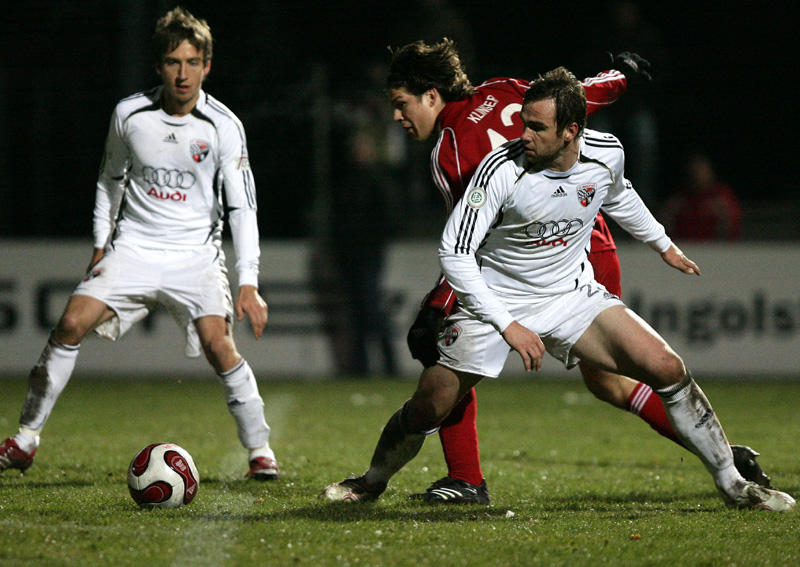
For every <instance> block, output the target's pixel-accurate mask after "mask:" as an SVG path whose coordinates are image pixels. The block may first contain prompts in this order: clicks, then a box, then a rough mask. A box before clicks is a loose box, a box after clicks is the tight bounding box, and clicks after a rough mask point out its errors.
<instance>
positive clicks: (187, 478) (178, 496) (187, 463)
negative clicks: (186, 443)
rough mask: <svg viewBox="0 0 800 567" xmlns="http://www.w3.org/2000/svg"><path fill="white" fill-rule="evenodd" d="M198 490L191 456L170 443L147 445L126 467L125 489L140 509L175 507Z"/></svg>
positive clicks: (192, 496)
mask: <svg viewBox="0 0 800 567" xmlns="http://www.w3.org/2000/svg"><path fill="white" fill-rule="evenodd" d="M199 487H200V475H199V474H197V467H196V466H195V465H194V460H192V456H191V455H190V454H189V453H188V452H187V451H186V450H185V449H182V448H180V447H178V446H177V445H173V444H171V443H153V444H152V445H148V446H147V447H145V448H144V449H142V450H141V451H139V452H138V453H137V454H136V456H135V457H134V458H133V460H132V461H131V464H130V466H129V467H128V489H129V490H130V492H131V497H132V498H133V500H134V501H135V502H136V503H137V504H138V505H139V506H141V507H142V508H179V507H181V506H183V505H185V504H188V503H189V502H191V501H192V500H193V499H194V497H195V496H196V495H197V489H198V488H199Z"/></svg>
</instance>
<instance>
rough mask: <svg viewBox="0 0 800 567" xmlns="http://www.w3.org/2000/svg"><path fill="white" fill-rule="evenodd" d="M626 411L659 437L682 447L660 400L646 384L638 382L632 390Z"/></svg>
mask: <svg viewBox="0 0 800 567" xmlns="http://www.w3.org/2000/svg"><path fill="white" fill-rule="evenodd" d="M628 411H629V412H631V413H635V414H636V415H638V416H639V417H641V418H642V419H643V420H644V421H645V422H646V423H647V425H649V426H650V427H652V428H653V429H655V430H656V432H657V433H659V434H660V435H663V436H664V437H666V438H667V439H671V440H673V441H675V443H677V444H678V445H680V446H681V447H683V443H681V442H680V440H679V439H678V436H677V435H676V434H675V430H674V429H672V424H671V423H670V422H669V418H668V417H667V412H666V410H665V409H664V404H663V403H662V401H661V398H659V397H658V395H657V394H655V393H654V392H653V390H652V388H650V386H648V385H647V384H644V383H642V382H639V384H637V385H636V387H635V388H634V389H633V393H632V394H631V397H630V398H628Z"/></svg>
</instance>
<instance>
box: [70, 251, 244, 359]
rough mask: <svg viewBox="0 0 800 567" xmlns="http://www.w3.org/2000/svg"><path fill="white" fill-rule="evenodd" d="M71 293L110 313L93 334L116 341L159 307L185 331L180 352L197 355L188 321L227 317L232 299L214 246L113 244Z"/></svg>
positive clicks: (230, 317)
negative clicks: (178, 247) (185, 247)
mask: <svg viewBox="0 0 800 567" xmlns="http://www.w3.org/2000/svg"><path fill="white" fill-rule="evenodd" d="M74 295H87V296H89V297H94V298H95V299H99V300H100V301H102V302H103V303H105V304H106V305H108V306H109V307H110V308H111V309H112V310H113V311H114V313H115V316H114V317H113V318H112V319H110V320H109V321H106V322H105V323H103V324H102V325H100V326H99V327H97V328H96V329H95V333H97V334H98V335H100V336H101V337H103V338H106V339H110V340H112V341H115V340H117V339H118V338H120V337H121V336H122V335H124V334H125V333H126V332H128V330H129V329H130V328H131V327H132V326H133V325H134V323H137V322H138V321H140V320H142V319H143V318H144V317H146V316H147V314H148V313H150V311H151V310H152V309H153V308H154V307H155V306H156V304H159V303H160V304H161V305H163V306H164V307H165V308H166V309H167V311H168V312H169V313H170V315H172V317H173V319H175V321H176V322H177V323H178V325H179V326H180V328H181V329H185V331H186V356H189V357H197V356H200V354H201V350H200V341H199V339H198V336H197V330H196V329H195V326H194V321H195V320H196V319H199V318H200V317H206V316H211V315H215V316H219V317H224V318H226V319H227V320H228V321H229V322H232V321H233V301H232V299H231V290H230V284H229V283H228V276H227V269H226V268H225V256H224V254H223V252H222V251H221V250H218V249H217V248H216V247H214V246H203V247H198V248H195V249H192V250H155V249H150V248H142V247H139V246H132V245H130V244H117V245H115V246H114V248H113V249H110V250H107V251H106V253H105V255H104V256H103V258H102V259H101V260H100V262H98V263H97V265H95V266H94V267H93V268H92V269H91V270H90V271H89V273H87V274H86V277H85V278H84V279H83V281H82V282H81V283H80V284H79V285H78V287H77V288H76V289H75V292H74Z"/></svg>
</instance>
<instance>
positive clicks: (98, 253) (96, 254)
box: [86, 248, 106, 272]
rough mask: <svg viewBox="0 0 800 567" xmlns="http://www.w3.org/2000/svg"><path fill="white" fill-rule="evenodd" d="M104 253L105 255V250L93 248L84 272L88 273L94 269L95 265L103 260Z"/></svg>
mask: <svg viewBox="0 0 800 567" xmlns="http://www.w3.org/2000/svg"><path fill="white" fill-rule="evenodd" d="M105 253H106V251H105V249H103V248H95V249H94V251H93V252H92V259H91V260H89V266H88V267H87V268H86V271H87V272H88V271H89V270H91V269H92V268H94V267H95V266H96V265H97V263H98V262H99V261H100V260H101V259H102V258H103V256H104V255H105Z"/></svg>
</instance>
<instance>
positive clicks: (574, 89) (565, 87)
mask: <svg viewBox="0 0 800 567" xmlns="http://www.w3.org/2000/svg"><path fill="white" fill-rule="evenodd" d="M548 98H552V99H553V100H554V101H555V103H556V126H557V127H558V130H559V131H561V130H563V129H564V128H566V127H567V126H569V125H570V124H572V123H573V122H577V123H578V127H579V128H580V130H579V132H578V133H579V134H580V132H583V129H584V128H585V127H586V91H584V90H583V85H581V82H580V81H579V80H578V79H577V78H575V75H573V74H572V73H571V72H570V71H568V70H567V69H565V68H564V67H558V68H556V69H553V70H552V71H548V72H547V73H545V74H544V75H539V77H537V78H536V79H534V80H533V81H532V82H531V85H530V87H529V88H528V90H527V91H526V92H525V98H524V100H523V101H522V104H523V105H525V104H528V103H530V102H536V101H539V100H544V99H548Z"/></svg>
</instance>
